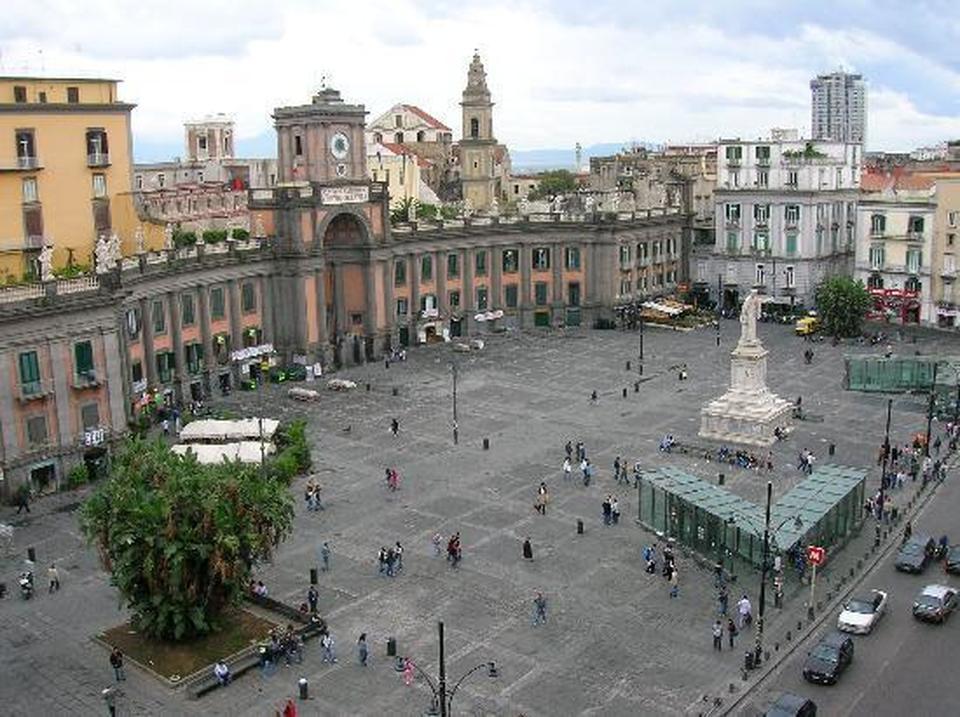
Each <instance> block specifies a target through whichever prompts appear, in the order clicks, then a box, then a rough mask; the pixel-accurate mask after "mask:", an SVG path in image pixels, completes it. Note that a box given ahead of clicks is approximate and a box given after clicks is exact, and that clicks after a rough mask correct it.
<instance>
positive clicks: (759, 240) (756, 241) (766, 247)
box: [753, 232, 770, 253]
mask: <svg viewBox="0 0 960 717" xmlns="http://www.w3.org/2000/svg"><path fill="white" fill-rule="evenodd" d="M753 250H754V251H758V252H761V253H766V252H768V251H770V235H769V234H767V232H754V234H753Z"/></svg>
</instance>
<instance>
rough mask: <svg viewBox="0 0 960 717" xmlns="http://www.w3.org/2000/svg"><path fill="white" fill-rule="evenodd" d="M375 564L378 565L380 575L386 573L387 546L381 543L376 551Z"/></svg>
mask: <svg viewBox="0 0 960 717" xmlns="http://www.w3.org/2000/svg"><path fill="white" fill-rule="evenodd" d="M377 564H378V566H379V573H380V575H386V574H387V548H386V547H385V546H383V545H381V546H380V552H379V553H377Z"/></svg>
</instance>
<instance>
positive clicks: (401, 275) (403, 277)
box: [393, 259, 407, 286]
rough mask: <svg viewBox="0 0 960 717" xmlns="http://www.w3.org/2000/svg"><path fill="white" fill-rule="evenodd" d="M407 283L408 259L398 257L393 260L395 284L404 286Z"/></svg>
mask: <svg viewBox="0 0 960 717" xmlns="http://www.w3.org/2000/svg"><path fill="white" fill-rule="evenodd" d="M406 283H407V260H406V259H396V260H394V262H393V285H394V286H403V285H404V284H406Z"/></svg>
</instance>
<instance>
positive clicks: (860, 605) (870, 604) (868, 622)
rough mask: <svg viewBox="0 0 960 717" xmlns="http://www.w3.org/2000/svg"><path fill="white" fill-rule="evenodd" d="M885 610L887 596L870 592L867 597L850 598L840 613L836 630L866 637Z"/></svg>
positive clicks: (882, 593)
mask: <svg viewBox="0 0 960 717" xmlns="http://www.w3.org/2000/svg"><path fill="white" fill-rule="evenodd" d="M886 608H887V594H886V593H885V592H883V591H882V590H872V591H870V594H869V595H863V596H859V597H854V598H851V599H850V600H848V601H847V603H846V604H845V605H844V606H843V610H841V611H840V617H838V618H837V629H838V630H842V631H843V632H852V633H854V634H855V635H867V634H869V633H870V632H871V631H872V630H873V628H874V626H875V625H876V624H877V622H879V620H880V618H881V617H883V613H884V611H885V610H886Z"/></svg>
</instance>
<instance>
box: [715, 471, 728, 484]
mask: <svg viewBox="0 0 960 717" xmlns="http://www.w3.org/2000/svg"><path fill="white" fill-rule="evenodd" d="M726 479H727V477H726V476H725V475H724V474H723V473H718V474H717V485H723V482H724V481H725V480H726Z"/></svg>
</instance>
